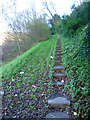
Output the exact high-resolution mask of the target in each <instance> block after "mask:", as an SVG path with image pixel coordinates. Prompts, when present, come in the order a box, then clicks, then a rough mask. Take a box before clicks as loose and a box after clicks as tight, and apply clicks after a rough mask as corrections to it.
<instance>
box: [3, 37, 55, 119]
mask: <svg viewBox="0 0 90 120" xmlns="http://www.w3.org/2000/svg"><path fill="white" fill-rule="evenodd" d="M56 43H57V37H54V38H51V39H49V40H48V41H44V42H40V43H39V44H37V45H36V46H35V47H33V48H31V49H30V50H29V51H27V52H26V53H24V54H23V55H21V56H20V57H18V58H16V59H15V60H13V61H12V62H10V63H9V64H7V65H5V66H3V67H2V93H3V95H2V116H3V118H22V119H23V118H29V119H30V118H32V119H33V118H42V117H44V115H45V113H46V111H47V110H48V105H47V99H48V98H49V97H50V94H51V92H52V80H51V76H52V67H53V65H54V56H55V48H56Z"/></svg>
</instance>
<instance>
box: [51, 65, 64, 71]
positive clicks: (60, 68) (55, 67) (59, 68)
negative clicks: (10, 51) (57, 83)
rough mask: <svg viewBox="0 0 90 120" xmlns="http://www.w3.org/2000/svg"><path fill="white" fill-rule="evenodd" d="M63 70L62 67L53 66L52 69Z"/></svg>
mask: <svg viewBox="0 0 90 120" xmlns="http://www.w3.org/2000/svg"><path fill="white" fill-rule="evenodd" d="M63 69H64V67H63V66H60V65H59V66H54V67H53V70H63Z"/></svg>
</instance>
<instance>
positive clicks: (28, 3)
mask: <svg viewBox="0 0 90 120" xmlns="http://www.w3.org/2000/svg"><path fill="white" fill-rule="evenodd" d="M6 1H7V0H0V4H2V3H3V4H4V5H5V6H6V5H7V4H6ZM8 1H9V0H8ZM12 1H13V0H12ZM43 1H44V0H17V6H16V7H17V12H20V11H23V10H25V9H27V8H33V9H34V10H35V11H36V12H37V13H38V14H42V9H43V8H44V6H43V5H42V2H43ZM50 1H51V2H53V3H54V6H55V9H56V11H57V14H58V15H60V16H62V15H63V14H68V15H69V14H70V13H71V9H70V8H71V6H72V5H73V3H76V5H77V4H78V3H79V1H80V0H47V2H50ZM75 1H76V2H75ZM0 10H1V8H0ZM46 12H47V11H46ZM0 13H1V12H0ZM0 18H2V19H1V20H2V21H0V33H2V32H5V31H7V30H8V26H7V23H6V22H4V20H3V17H2V15H1V14H0Z"/></svg>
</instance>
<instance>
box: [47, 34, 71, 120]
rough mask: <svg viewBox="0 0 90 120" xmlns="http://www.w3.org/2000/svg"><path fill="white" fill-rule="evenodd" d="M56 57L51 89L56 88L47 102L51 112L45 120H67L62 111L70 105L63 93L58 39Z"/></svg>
mask: <svg viewBox="0 0 90 120" xmlns="http://www.w3.org/2000/svg"><path fill="white" fill-rule="evenodd" d="M57 40H58V41H57V47H56V56H55V66H54V67H53V72H54V73H53V76H52V77H53V78H52V80H53V87H55V88H56V89H57V88H58V90H57V92H55V94H54V95H53V96H52V97H51V98H50V99H49V100H48V106H49V109H50V111H51V112H49V113H48V114H47V115H46V119H48V118H49V119H50V118H54V119H55V118H56V119H57V118H59V119H62V118H63V119H66V120H69V119H70V116H69V115H68V114H66V113H65V112H64V111H65V109H66V107H67V105H68V104H70V99H69V96H67V95H66V94H65V93H64V92H63V89H64V85H65V82H66V81H65V78H66V75H65V74H64V69H65V68H64V67H63V66H62V55H63V54H62V53H61V43H60V37H59V36H58V38H57Z"/></svg>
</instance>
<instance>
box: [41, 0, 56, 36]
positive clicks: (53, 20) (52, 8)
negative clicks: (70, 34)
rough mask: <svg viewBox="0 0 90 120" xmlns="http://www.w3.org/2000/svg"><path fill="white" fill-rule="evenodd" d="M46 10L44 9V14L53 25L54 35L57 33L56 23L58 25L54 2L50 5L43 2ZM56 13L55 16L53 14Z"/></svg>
mask: <svg viewBox="0 0 90 120" xmlns="http://www.w3.org/2000/svg"><path fill="white" fill-rule="evenodd" d="M43 5H44V8H43V9H42V11H43V13H44V14H45V15H46V16H47V17H49V22H50V24H51V25H52V28H51V29H52V34H55V33H56V29H55V23H57V19H56V18H57V17H58V15H57V12H56V9H55V6H54V4H53V2H50V3H48V2H47V1H46V0H45V1H44V2H43ZM45 10H47V12H48V13H46V12H45ZM52 11H54V14H52V13H53V12H52Z"/></svg>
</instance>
